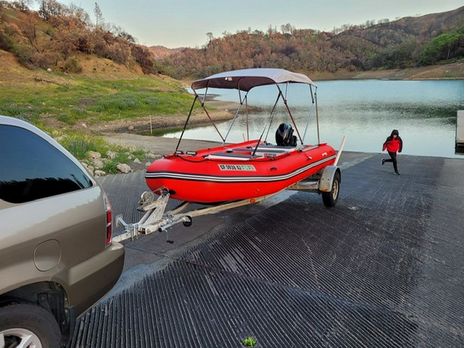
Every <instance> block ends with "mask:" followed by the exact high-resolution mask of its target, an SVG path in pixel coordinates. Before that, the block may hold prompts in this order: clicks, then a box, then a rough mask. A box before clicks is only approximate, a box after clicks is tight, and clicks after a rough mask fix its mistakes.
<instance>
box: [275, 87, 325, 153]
mask: <svg viewBox="0 0 465 348" xmlns="http://www.w3.org/2000/svg"><path fill="white" fill-rule="evenodd" d="M276 86H277V87H278V89H279V95H278V98H279V96H281V98H282V100H283V102H284V106H285V107H286V110H287V113H288V114H289V117H290V118H291V121H292V124H293V125H294V128H295V131H296V132H297V135H298V137H299V140H300V143H301V144H302V145H303V144H304V141H303V139H302V137H301V136H300V132H299V129H298V128H297V125H296V124H295V121H294V117H292V113H291V110H290V109H289V105H287V99H286V98H285V97H284V95H283V93H282V92H281V88H279V85H278V84H276ZM318 143H319V141H318Z"/></svg>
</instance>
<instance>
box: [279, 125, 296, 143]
mask: <svg viewBox="0 0 465 348" xmlns="http://www.w3.org/2000/svg"><path fill="white" fill-rule="evenodd" d="M293 134H294V129H293V128H292V126H291V125H290V124H287V123H281V124H280V125H279V127H278V129H277V130H276V145H278V146H297V137H296V136H295V135H293Z"/></svg>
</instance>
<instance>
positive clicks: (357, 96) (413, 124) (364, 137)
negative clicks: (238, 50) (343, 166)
mask: <svg viewBox="0 0 465 348" xmlns="http://www.w3.org/2000/svg"><path fill="white" fill-rule="evenodd" d="M463 91H464V88H463V81H381V80H364V81H324V82H320V83H318V105H319V111H320V112H319V114H320V138H321V141H322V142H328V143H330V144H332V145H335V146H338V144H339V142H340V140H341V138H342V136H343V135H346V136H347V137H348V140H347V144H346V149H347V150H350V151H364V152H380V151H381V146H382V143H383V142H384V140H385V139H386V137H387V136H388V135H389V134H390V132H391V130H392V129H393V128H396V129H398V130H399V131H400V134H401V136H402V139H403V140H404V153H406V154H412V155H427V156H446V157H455V154H454V148H455V123H456V113H457V110H458V109H463ZM209 92H211V93H215V94H218V95H219V97H218V99H221V100H231V101H237V99H238V93H237V91H231V90H229V91H228V90H227V91H222V90H209ZM275 98H276V87H274V86H267V87H259V88H256V89H253V90H252V91H251V92H250V93H249V98H248V100H249V104H250V105H256V106H260V107H263V109H264V112H259V113H255V114H253V115H250V117H249V132H250V136H251V138H258V137H259V136H260V134H261V133H262V131H263V129H264V127H265V125H267V124H268V121H269V118H268V117H269V110H271V107H272V104H273V102H274V100H275ZM288 101H289V105H290V106H291V109H292V111H293V115H294V117H295V119H296V123H297V125H298V126H299V130H300V132H301V134H303V132H304V128H305V124H306V121H307V117H308V115H309V112H310V114H311V122H310V125H309V128H308V133H307V136H306V137H305V139H304V140H305V142H306V143H315V142H316V129H315V128H316V127H315V125H316V122H315V111H314V109H313V108H311V106H312V102H311V98H310V93H309V88H308V86H303V85H290V86H289V88H288ZM281 122H289V118H288V116H287V113H286V112H285V109H284V107H283V106H282V105H281V106H280V107H278V109H277V113H276V115H275V117H274V120H273V124H272V127H271V130H270V134H269V136H268V141H271V142H274V131H275V129H276V128H277V127H278V125H279V124H280V123H281ZM230 123H231V121H228V122H222V123H219V124H218V125H217V126H218V129H219V130H220V131H221V132H222V133H223V134H225V133H226V131H227V129H228V127H229V125H230ZM179 135H180V132H175V133H170V134H167V135H165V136H167V137H178V136H179ZM185 137H186V138H190V139H208V140H219V137H218V134H216V132H215V131H214V129H213V127H212V126H206V127H198V128H193V129H189V130H187V131H186V133H185ZM245 137H246V128H245V116H244V115H242V116H241V117H240V118H239V119H238V120H237V121H236V124H235V125H234V127H233V129H232V131H231V133H230V135H229V138H228V141H231V142H237V141H242V140H244V139H245Z"/></svg>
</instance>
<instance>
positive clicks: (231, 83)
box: [192, 68, 316, 92]
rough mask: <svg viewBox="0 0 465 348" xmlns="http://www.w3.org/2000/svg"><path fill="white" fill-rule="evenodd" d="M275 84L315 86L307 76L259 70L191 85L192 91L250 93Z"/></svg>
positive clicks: (209, 78) (282, 70)
mask: <svg viewBox="0 0 465 348" xmlns="http://www.w3.org/2000/svg"><path fill="white" fill-rule="evenodd" d="M277 83H305V84H308V85H313V86H316V85H315V83H313V81H312V80H310V79H309V78H308V76H306V75H304V74H299V73H295V72H292V71H288V70H284V69H272V68H259V69H241V70H232V71H226V72H222V73H219V74H215V75H211V76H209V77H206V78H204V79H202V80H197V81H194V82H193V83H192V89H194V90H195V89H201V88H206V87H209V88H226V89H239V90H241V91H246V92H247V91H250V90H251V89H252V88H254V87H257V86H265V85H274V84H277Z"/></svg>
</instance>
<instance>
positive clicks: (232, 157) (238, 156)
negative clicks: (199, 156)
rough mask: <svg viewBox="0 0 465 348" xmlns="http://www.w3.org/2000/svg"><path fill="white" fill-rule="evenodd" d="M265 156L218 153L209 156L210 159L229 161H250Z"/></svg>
mask: <svg viewBox="0 0 465 348" xmlns="http://www.w3.org/2000/svg"><path fill="white" fill-rule="evenodd" d="M259 157H263V156H258V155H254V156H252V155H251V154H250V155H245V154H239V153H233V152H216V153H213V154H211V155H208V156H207V157H206V158H208V159H228V160H237V161H248V160H250V159H253V158H259Z"/></svg>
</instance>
